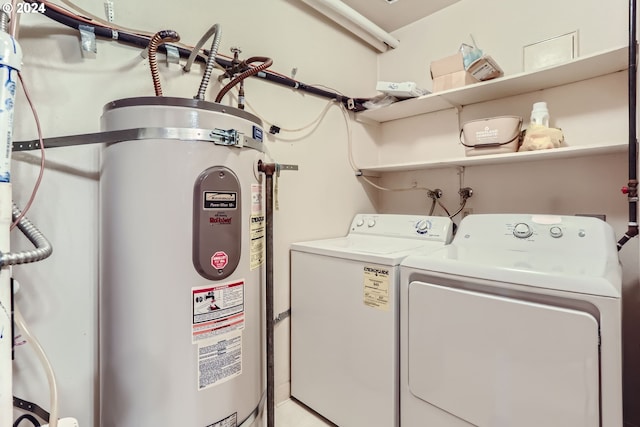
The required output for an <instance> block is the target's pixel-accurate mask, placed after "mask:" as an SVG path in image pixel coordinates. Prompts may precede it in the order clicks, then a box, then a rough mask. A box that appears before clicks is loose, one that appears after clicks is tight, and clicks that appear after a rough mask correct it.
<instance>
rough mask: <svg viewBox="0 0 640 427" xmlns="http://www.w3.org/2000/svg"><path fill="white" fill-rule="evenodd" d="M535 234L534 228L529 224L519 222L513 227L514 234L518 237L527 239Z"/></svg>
mask: <svg viewBox="0 0 640 427" xmlns="http://www.w3.org/2000/svg"><path fill="white" fill-rule="evenodd" d="M532 234H533V230H532V229H531V227H529V224H525V223H524V222H519V223H518V224H516V225H515V227H513V235H514V236H516V237H517V238H518V239H526V238H527V237H529V236H531V235H532Z"/></svg>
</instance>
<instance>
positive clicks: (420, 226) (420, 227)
mask: <svg viewBox="0 0 640 427" xmlns="http://www.w3.org/2000/svg"><path fill="white" fill-rule="evenodd" d="M430 229H431V221H429V220H426V219H421V220H420V221H418V222H417V223H416V231H417V232H418V234H427V232H428V231H429V230H430Z"/></svg>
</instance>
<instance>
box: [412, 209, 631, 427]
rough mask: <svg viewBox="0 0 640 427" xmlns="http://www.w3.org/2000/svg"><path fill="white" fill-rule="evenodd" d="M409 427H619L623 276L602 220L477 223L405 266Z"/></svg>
mask: <svg viewBox="0 0 640 427" xmlns="http://www.w3.org/2000/svg"><path fill="white" fill-rule="evenodd" d="M400 292H401V302H400V312H401V333H400V334H401V344H400V354H401V359H400V365H401V374H400V380H401V385H400V399H401V424H402V427H418V426H419V427H423V426H437V427H469V426H478V427H516V426H517V427H540V426H544V427H597V426H599V427H620V426H622V373H621V370H622V368H621V365H622V362H621V359H622V356H621V268H620V265H619V260H618V255H617V249H616V241H615V236H614V233H613V230H612V229H611V227H610V226H609V225H608V224H607V223H605V222H604V221H601V220H599V219H595V218H589V217H574V216H540V215H520V214H496V215H470V216H467V217H466V218H464V219H463V220H462V221H461V224H460V227H459V229H458V231H457V234H456V236H455V238H454V239H453V241H452V243H451V244H450V245H448V246H446V247H445V248H443V249H441V250H438V251H436V252H434V253H432V254H430V255H429V256H410V257H407V258H405V260H404V261H403V262H402V266H401V286H400Z"/></svg>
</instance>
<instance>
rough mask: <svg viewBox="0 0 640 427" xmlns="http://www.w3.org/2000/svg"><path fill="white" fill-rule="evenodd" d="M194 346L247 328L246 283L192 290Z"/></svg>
mask: <svg viewBox="0 0 640 427" xmlns="http://www.w3.org/2000/svg"><path fill="white" fill-rule="evenodd" d="M191 301H192V304H193V319H192V331H191V338H192V342H193V343H196V342H198V341H201V340H206V339H208V338H211V337H215V336H218V335H222V334H226V333H227V332H231V331H235V330H240V329H243V328H244V280H237V281H233V282H229V283H224V284H220V285H216V286H201V287H197V288H192V289H191Z"/></svg>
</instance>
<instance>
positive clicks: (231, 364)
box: [198, 331, 242, 425]
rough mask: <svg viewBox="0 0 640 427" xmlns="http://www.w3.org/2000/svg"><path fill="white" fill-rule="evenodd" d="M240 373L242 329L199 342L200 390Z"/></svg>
mask: <svg viewBox="0 0 640 427" xmlns="http://www.w3.org/2000/svg"><path fill="white" fill-rule="evenodd" d="M240 374H242V331H234V332H232V333H230V334H228V335H225V336H224V337H220V338H214V339H211V340H208V341H205V342H202V343H199V344H198V390H205V389H207V388H209V387H213V386H214V385H216V384H220V383H223V382H225V381H228V380H230V379H232V378H235V377H237V376H238V375H240ZM223 425H224V424H223Z"/></svg>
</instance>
